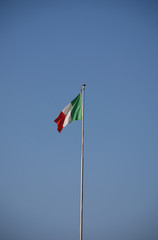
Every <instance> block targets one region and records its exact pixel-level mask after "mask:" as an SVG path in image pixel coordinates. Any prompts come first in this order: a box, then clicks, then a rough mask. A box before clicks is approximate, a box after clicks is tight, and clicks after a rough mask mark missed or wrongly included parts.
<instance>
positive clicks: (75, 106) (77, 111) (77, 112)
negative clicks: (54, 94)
mask: <svg viewBox="0 0 158 240" xmlns="http://www.w3.org/2000/svg"><path fill="white" fill-rule="evenodd" d="M71 104H72V108H71V119H72V122H73V121H75V120H81V119H82V105H81V94H79V95H78V96H77V97H76V98H75V99H74V100H73V101H72V102H71Z"/></svg>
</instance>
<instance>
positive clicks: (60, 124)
mask: <svg viewBox="0 0 158 240" xmlns="http://www.w3.org/2000/svg"><path fill="white" fill-rule="evenodd" d="M64 121H65V114H64V113H63V112H61V113H60V114H59V116H58V117H57V118H56V119H55V120H54V122H55V123H56V124H57V126H58V127H57V129H58V131H59V132H61V130H62V129H63V124H64Z"/></svg>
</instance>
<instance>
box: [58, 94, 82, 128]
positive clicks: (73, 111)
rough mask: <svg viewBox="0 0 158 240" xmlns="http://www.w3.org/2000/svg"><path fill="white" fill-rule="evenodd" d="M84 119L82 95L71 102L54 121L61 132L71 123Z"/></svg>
mask: <svg viewBox="0 0 158 240" xmlns="http://www.w3.org/2000/svg"><path fill="white" fill-rule="evenodd" d="M81 119H82V105H81V94H79V95H78V96H77V97H76V98H75V99H74V100H72V102H70V103H69V104H68V105H67V106H66V107H65V108H64V109H63V110H62V112H61V113H60V114H59V116H58V117H57V118H56V119H55V120H54V122H55V123H56V124H57V129H58V131H59V132H61V130H62V129H63V128H64V127H66V125H68V124H69V123H71V122H73V121H75V120H81Z"/></svg>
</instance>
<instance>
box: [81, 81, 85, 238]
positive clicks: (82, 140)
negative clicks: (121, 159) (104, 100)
mask: <svg viewBox="0 0 158 240" xmlns="http://www.w3.org/2000/svg"><path fill="white" fill-rule="evenodd" d="M81 86H82V88H81V89H82V139H81V192H80V240H83V168H84V155H83V151H84V90H85V86H86V84H82V85H81Z"/></svg>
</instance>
